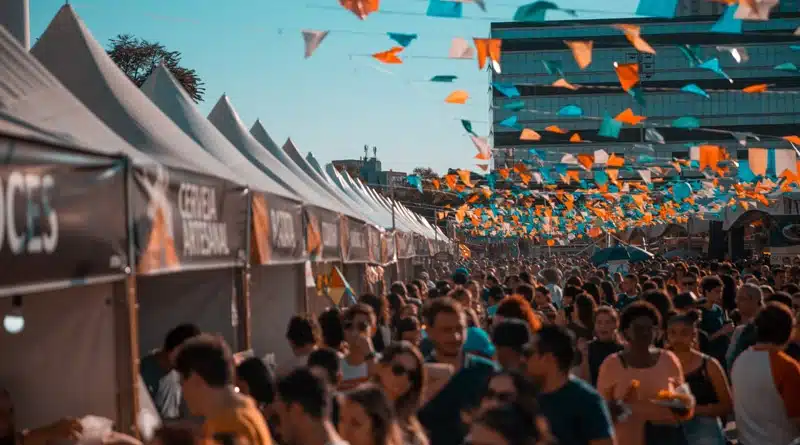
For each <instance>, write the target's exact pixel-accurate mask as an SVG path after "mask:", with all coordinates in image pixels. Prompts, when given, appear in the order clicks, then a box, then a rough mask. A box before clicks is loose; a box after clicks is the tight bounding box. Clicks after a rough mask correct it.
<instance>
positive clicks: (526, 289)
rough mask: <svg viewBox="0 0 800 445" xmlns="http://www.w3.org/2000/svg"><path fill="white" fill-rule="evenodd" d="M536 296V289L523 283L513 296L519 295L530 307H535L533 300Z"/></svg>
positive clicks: (515, 289)
mask: <svg viewBox="0 0 800 445" xmlns="http://www.w3.org/2000/svg"><path fill="white" fill-rule="evenodd" d="M535 294H536V289H534V288H533V286H532V285H530V284H527V283H523V284H520V285H519V286H517V287H516V288H514V291H513V295H519V296H520V297H522V299H523V300H525V301H527V302H528V304H529V305H531V306H533V304H534V303H533V298H534V296H535Z"/></svg>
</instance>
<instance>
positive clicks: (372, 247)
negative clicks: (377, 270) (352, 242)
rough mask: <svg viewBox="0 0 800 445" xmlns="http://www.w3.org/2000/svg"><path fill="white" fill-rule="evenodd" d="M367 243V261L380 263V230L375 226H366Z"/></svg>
mask: <svg viewBox="0 0 800 445" xmlns="http://www.w3.org/2000/svg"><path fill="white" fill-rule="evenodd" d="M367 243H368V244H369V262H370V263H372V264H382V262H381V231H380V230H378V228H377V227H375V226H367Z"/></svg>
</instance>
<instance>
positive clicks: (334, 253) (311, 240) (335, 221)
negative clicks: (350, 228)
mask: <svg viewBox="0 0 800 445" xmlns="http://www.w3.org/2000/svg"><path fill="white" fill-rule="evenodd" d="M305 211H306V221H307V225H306V232H307V240H308V253H309V254H310V255H311V258H312V259H314V260H315V261H341V260H342V236H341V233H340V230H341V227H342V225H341V223H340V221H339V220H340V219H341V218H342V217H341V216H340V215H339V214H338V213H335V212H331V211H330V210H325V209H321V208H319V207H306V209H305Z"/></svg>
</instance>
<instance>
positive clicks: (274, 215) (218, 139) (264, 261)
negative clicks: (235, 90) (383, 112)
mask: <svg viewBox="0 0 800 445" xmlns="http://www.w3.org/2000/svg"><path fill="white" fill-rule="evenodd" d="M142 91H143V92H144V93H145V94H146V95H147V96H148V97H149V98H150V99H151V100H152V101H153V103H155V104H156V106H158V107H159V108H160V109H161V111H163V112H164V114H166V115H167V116H168V117H169V118H170V119H172V121H173V122H174V123H175V124H176V125H177V126H178V127H180V128H181V129H182V130H183V131H184V132H185V133H186V134H187V135H188V136H189V137H191V138H192V139H194V141H195V142H197V143H198V144H199V145H200V146H202V147H203V148H204V149H206V150H207V151H208V152H209V153H211V154H212V155H213V156H214V157H215V158H216V159H218V160H219V161H220V162H223V163H224V164H225V165H227V166H229V167H230V168H231V169H232V170H234V171H236V172H237V174H238V175H239V177H240V178H241V181H242V182H244V183H246V184H247V185H248V186H249V187H250V194H251V199H252V201H251V209H252V213H251V218H252V221H251V230H252V231H253V232H252V238H251V239H253V240H255V242H254V243H252V244H251V255H250V257H251V259H252V260H253V262H254V263H255V266H256V267H254V268H252V269H251V270H250V272H249V273H250V280H251V282H250V286H248V287H246V288H245V291H244V292H243V293H244V295H242V298H243V299H246V300H247V301H248V302H249V304H247V305H242V306H243V310H245V311H247V310H248V308H249V314H248V313H245V314H241V316H240V317H239V318H240V319H241V320H243V324H244V325H245V326H244V327H243V328H242V332H243V335H244V339H243V343H244V344H243V345H242V347H243V348H248V349H250V348H252V349H253V350H254V352H255V353H256V354H258V355H259V356H263V355H264V354H267V353H274V354H276V358H281V356H286V355H288V354H289V353H290V351H289V350H288V347H286V348H283V349H284V350H278V351H276V350H275V349H274V347H276V346H282V345H285V344H286V342H285V341H284V339H283V334H282V332H281V331H279V330H274V329H258V328H256V329H252V328H250V326H256V327H259V326H264V325H267V326H280V325H282V324H285V323H286V320H289V319H290V318H291V316H292V315H293V314H294V313H296V312H297V310H298V307H297V306H298V304H297V303H298V301H297V299H296V298H292V297H291V296H293V295H302V294H303V290H302V287H303V286H302V283H300V281H299V279H298V278H297V276H298V274H299V271H300V270H301V268H302V267H303V263H304V262H305V261H306V259H307V255H306V249H305V239H304V236H303V215H302V211H303V209H302V205H301V201H302V199H301V198H300V197H298V196H297V195H296V194H294V192H291V191H289V190H287V189H286V188H284V187H283V186H282V185H281V184H279V183H277V182H275V181H274V180H273V179H272V178H270V177H269V176H267V175H265V174H264V173H263V172H262V171H261V170H259V169H258V168H257V167H256V166H254V165H253V164H251V163H250V161H249V160H248V159H247V158H246V157H245V156H244V155H242V154H241V153H240V152H239V150H237V149H236V147H234V146H233V145H231V143H230V142H228V140H227V139H226V138H225V136H223V135H222V134H221V133H220V132H219V130H217V128H216V127H214V125H212V124H211V122H209V121H208V119H206V118H205V116H203V115H202V114H201V113H200V111H199V110H198V109H197V107H196V106H195V104H194V102H193V101H192V99H191V98H190V97H189V95H188V94H187V93H186V91H185V90H184V89H183V88H182V87H181V85H180V84H179V83H178V82H177V80H175V78H174V77H173V76H172V74H171V73H170V72H169V70H168V69H167V68H166V67H165V66H163V65H160V66H159V67H157V68H156V69H155V70H153V73H152V74H150V76H149V77H148V79H147V80H146V81H145V83H144V84H143V85H142ZM263 265H268V266H266V267H258V266H263ZM243 272H244V271H243ZM278 295H280V296H286V297H284V298H278V297H277V296H278Z"/></svg>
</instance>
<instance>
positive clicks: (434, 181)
mask: <svg viewBox="0 0 800 445" xmlns="http://www.w3.org/2000/svg"><path fill="white" fill-rule="evenodd" d="M431 184H433V188H435V189H436V190H439V187H440V186H441V183H439V180H438V179H436V178H433V179H431Z"/></svg>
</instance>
